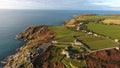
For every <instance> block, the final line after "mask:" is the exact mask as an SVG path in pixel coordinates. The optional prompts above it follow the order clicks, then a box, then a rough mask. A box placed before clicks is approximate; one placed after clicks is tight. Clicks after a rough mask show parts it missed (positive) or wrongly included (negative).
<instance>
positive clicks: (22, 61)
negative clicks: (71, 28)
mask: <svg viewBox="0 0 120 68" xmlns="http://www.w3.org/2000/svg"><path fill="white" fill-rule="evenodd" d="M54 37H55V33H54V32H52V31H50V30H49V29H47V26H33V27H29V28H27V29H26V30H24V31H23V32H22V33H20V34H18V36H17V38H18V39H22V40H24V41H26V43H25V44H24V46H23V47H21V48H20V49H19V51H18V53H17V54H15V55H14V56H12V57H11V58H9V59H8V61H7V64H6V65H5V67H4V68H34V65H36V66H37V64H36V62H35V61H36V58H39V56H46V57H47V56H49V55H50V53H49V51H48V50H47V48H49V47H50V46H51V44H50V43H49V42H50V41H51V40H52V39H54ZM44 43H45V44H44ZM42 49H43V50H42ZM46 51H47V52H46ZM43 52H45V53H43ZM40 60H41V61H42V60H44V59H40ZM47 61H48V60H46V61H44V62H43V64H42V63H41V65H44V64H45V62H46V63H47ZM33 64H34V65H33ZM47 64H48V65H49V63H47ZM56 65H57V66H61V64H56ZM38 68H39V67H38ZM42 68H46V67H43V66H42ZM53 68H55V67H53Z"/></svg>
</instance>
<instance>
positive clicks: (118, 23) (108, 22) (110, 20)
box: [103, 19, 120, 25]
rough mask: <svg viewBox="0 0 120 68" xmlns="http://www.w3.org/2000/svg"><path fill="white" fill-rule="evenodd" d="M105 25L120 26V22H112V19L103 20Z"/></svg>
mask: <svg viewBox="0 0 120 68" xmlns="http://www.w3.org/2000/svg"><path fill="white" fill-rule="evenodd" d="M103 22H104V23H105V24H116V25H120V20H119V19H118V20H117V19H116V20H114V19H106V20H104V21H103Z"/></svg>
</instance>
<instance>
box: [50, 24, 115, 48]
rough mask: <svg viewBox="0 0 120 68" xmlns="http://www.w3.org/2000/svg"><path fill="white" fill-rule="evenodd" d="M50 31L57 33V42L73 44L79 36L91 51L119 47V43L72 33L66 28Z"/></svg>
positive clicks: (53, 28) (52, 27)
mask: <svg viewBox="0 0 120 68" xmlns="http://www.w3.org/2000/svg"><path fill="white" fill-rule="evenodd" d="M49 29H50V30H52V31H54V32H55V33H56V40H57V41H59V42H65V43H66V42H68V43H72V42H73V41H74V40H75V38H74V37H73V36H79V37H78V39H80V40H82V41H83V42H84V43H86V44H87V45H88V46H89V47H90V48H91V49H102V48H108V47H114V46H115V45H117V43H115V42H114V41H112V40H110V39H107V38H104V37H96V36H93V35H88V34H86V33H83V32H76V31H72V30H69V29H67V28H66V27H64V26H50V27H49Z"/></svg>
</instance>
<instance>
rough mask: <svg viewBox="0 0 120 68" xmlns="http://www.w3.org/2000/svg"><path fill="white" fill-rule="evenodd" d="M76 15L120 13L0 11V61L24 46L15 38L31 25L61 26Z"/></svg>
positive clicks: (112, 12) (110, 12)
mask: <svg viewBox="0 0 120 68" xmlns="http://www.w3.org/2000/svg"><path fill="white" fill-rule="evenodd" d="M76 14H100V15H103V14H120V11H105V10H32V9H31V10H22V9H20V10H15V9H14V10H12V9H3V10H2V9H0V61H2V60H3V59H5V58H6V57H8V56H10V55H14V54H15V53H16V52H17V49H18V48H20V47H21V46H22V45H23V44H24V42H23V41H20V40H17V39H15V37H16V35H17V34H18V33H19V32H22V31H23V30H24V29H25V28H27V27H29V26H32V25H54V26H58V25H62V24H63V23H64V21H65V20H69V19H72V17H73V15H76ZM0 65H1V63H0Z"/></svg>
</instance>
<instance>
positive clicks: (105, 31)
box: [87, 23, 120, 39]
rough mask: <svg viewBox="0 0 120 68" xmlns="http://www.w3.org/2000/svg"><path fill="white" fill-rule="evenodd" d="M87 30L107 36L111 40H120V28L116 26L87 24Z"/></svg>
mask: <svg viewBox="0 0 120 68" xmlns="http://www.w3.org/2000/svg"><path fill="white" fill-rule="evenodd" d="M87 27H88V29H90V30H91V31H93V32H96V33H99V34H102V35H105V36H109V37H111V38H113V39H120V26H118V25H103V24H98V23H89V24H87Z"/></svg>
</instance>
